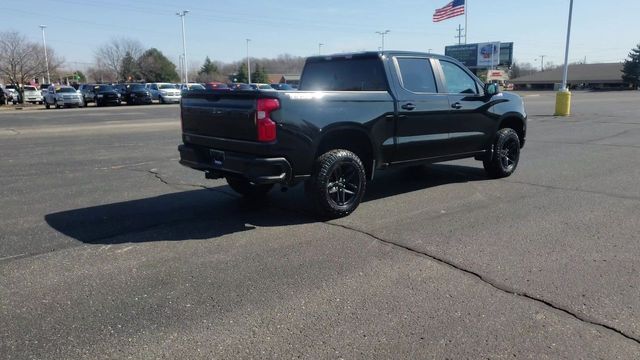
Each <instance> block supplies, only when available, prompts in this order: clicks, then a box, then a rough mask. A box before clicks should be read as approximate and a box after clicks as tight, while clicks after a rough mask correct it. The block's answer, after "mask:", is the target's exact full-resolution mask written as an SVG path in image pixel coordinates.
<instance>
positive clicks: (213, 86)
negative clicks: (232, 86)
mask: <svg viewBox="0 0 640 360" xmlns="http://www.w3.org/2000/svg"><path fill="white" fill-rule="evenodd" d="M204 87H205V88H206V89H207V90H228V89H229V87H228V86H227V84H225V83H222V82H217V81H213V82H208V83H206V84H204Z"/></svg>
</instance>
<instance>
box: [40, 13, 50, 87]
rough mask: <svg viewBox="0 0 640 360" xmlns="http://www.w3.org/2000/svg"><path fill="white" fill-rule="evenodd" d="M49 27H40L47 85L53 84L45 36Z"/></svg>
mask: <svg viewBox="0 0 640 360" xmlns="http://www.w3.org/2000/svg"><path fill="white" fill-rule="evenodd" d="M46 27H47V25H40V29H42V46H43V47H44V62H45V63H46V64H47V84H51V76H50V75H49V57H48V56H47V39H46V38H45V36H44V29H45V28H46Z"/></svg>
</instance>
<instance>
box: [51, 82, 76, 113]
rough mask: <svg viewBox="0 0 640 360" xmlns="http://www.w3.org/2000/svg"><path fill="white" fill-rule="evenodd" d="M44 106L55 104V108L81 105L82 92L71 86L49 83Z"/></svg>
mask: <svg viewBox="0 0 640 360" xmlns="http://www.w3.org/2000/svg"><path fill="white" fill-rule="evenodd" d="M44 106H45V107H46V108H47V109H49V108H50V107H51V106H55V107H56V109H59V108H61V107H65V106H77V107H83V106H84V101H83V100H82V94H81V93H79V92H78V91H76V89H74V88H73V87H71V86H60V85H51V86H49V88H48V89H47V94H46V96H45V98H44Z"/></svg>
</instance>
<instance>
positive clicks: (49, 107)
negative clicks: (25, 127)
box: [44, 101, 51, 109]
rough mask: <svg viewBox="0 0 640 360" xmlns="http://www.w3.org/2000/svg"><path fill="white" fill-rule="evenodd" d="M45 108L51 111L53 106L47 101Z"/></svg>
mask: <svg viewBox="0 0 640 360" xmlns="http://www.w3.org/2000/svg"><path fill="white" fill-rule="evenodd" d="M44 107H45V108H46V109H51V105H49V103H48V102H46V101H45V103H44Z"/></svg>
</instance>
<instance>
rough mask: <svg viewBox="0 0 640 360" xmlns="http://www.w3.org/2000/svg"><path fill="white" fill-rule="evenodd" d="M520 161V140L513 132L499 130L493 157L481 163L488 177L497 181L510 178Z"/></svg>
mask: <svg viewBox="0 0 640 360" xmlns="http://www.w3.org/2000/svg"><path fill="white" fill-rule="evenodd" d="M519 160H520V138H518V134H517V133H516V132H515V130H513V129H510V128H504V129H500V130H499V131H498V133H497V134H496V141H495V142H494V145H493V155H492V156H491V158H490V159H485V160H484V161H483V162H482V165H483V166H484V170H485V171H486V172H487V175H489V177H491V178H494V179H497V178H503V177H507V176H510V175H511V174H513V172H514V171H516V167H518V162H519Z"/></svg>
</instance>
